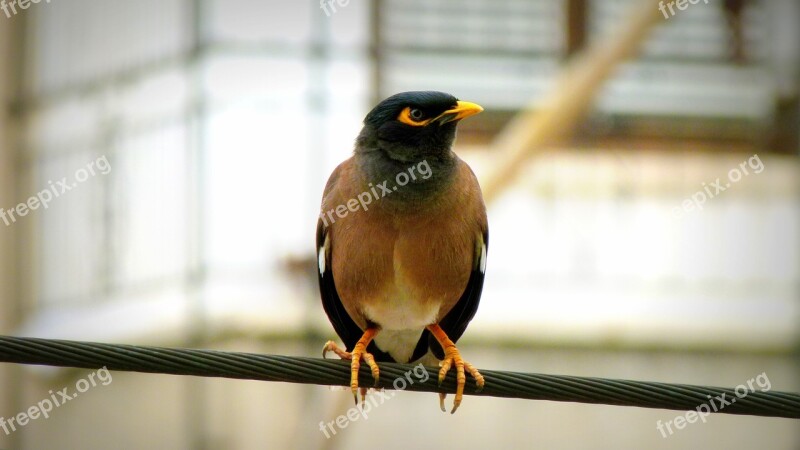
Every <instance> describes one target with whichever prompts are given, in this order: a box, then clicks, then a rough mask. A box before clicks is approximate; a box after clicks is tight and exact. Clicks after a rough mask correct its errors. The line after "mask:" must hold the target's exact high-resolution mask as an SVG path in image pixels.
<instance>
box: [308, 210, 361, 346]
mask: <svg viewBox="0 0 800 450" xmlns="http://www.w3.org/2000/svg"><path fill="white" fill-rule="evenodd" d="M331 255H332V252H331V238H330V233H329V230H328V227H326V226H325V224H323V223H322V219H317V263H318V272H317V275H318V278H319V291H320V294H321V296H322V307H323V308H324V309H325V314H327V315H328V319H329V320H330V321H331V324H332V325H333V329H334V330H335V331H336V334H338V335H339V337H340V338H342V341H344V345H345V347H347V350H348V351H350V350H352V349H353V347H354V346H355V345H356V342H358V340H359V339H360V338H361V335H363V334H364V331H363V330H361V328H359V327H358V325H356V323H355V322H354V321H353V319H351V318H350V315H349V314H347V311H346V310H345V309H344V305H342V300H341V299H340V298H339V293H338V292H337V291H336V284H335V283H334V281H333V270H332V268H333V264H331Z"/></svg>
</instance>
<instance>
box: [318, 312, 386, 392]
mask: <svg viewBox="0 0 800 450" xmlns="http://www.w3.org/2000/svg"><path fill="white" fill-rule="evenodd" d="M377 334H378V329H377V328H373V327H370V328H367V330H366V331H364V335H363V336H361V339H359V340H358V342H356V345H355V346H354V347H353V351H352V352H347V351H345V350H342V349H341V348H339V346H338V345H336V343H335V342H333V341H328V342H327V343H326V344H325V347H323V349H322V357H323V358H324V357H325V355H326V354H327V353H328V352H334V353H336V354H337V355H339V357H340V358H342V359H349V360H350V389H352V390H353V399H355V401H356V404H358V369H359V368H360V367H361V360H362V359H363V360H364V361H365V362H366V363H367V365H368V366H369V369H370V371H372V378H374V379H375V386H377V385H378V376H379V375H380V371H379V370H378V364H376V363H375V357H374V356H372V353H368V352H367V346H368V345H369V343H370V342H372V339H374V338H375V335H377ZM364 393H365V391H362V403H363V400H364V395H363V394H364Z"/></svg>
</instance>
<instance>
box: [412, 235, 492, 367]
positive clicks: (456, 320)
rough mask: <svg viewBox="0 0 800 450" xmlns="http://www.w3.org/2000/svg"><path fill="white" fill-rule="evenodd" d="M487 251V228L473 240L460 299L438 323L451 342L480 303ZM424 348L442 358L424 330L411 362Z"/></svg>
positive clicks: (434, 341) (456, 338) (436, 346)
mask: <svg viewBox="0 0 800 450" xmlns="http://www.w3.org/2000/svg"><path fill="white" fill-rule="evenodd" d="M488 250H489V229H488V227H487V228H483V230H481V234H480V235H479V236H478V237H477V238H476V239H475V258H474V260H473V263H472V272H471V273H470V276H469V281H468V282H467V287H466V289H464V293H463V294H461V298H459V300H458V302H457V303H456V305H455V306H454V307H453V309H451V310H450V312H448V313H447V315H446V316H444V318H443V319H442V320H440V321H439V326H440V327H442V329H443V330H444V332H445V333H446V334H447V336H448V337H449V338H450V340H451V341H453V342H456V341H458V338H460V337H461V335H462V334H464V331H465V330H466V329H467V325H468V324H469V322H470V321H471V320H472V318H473V317H474V316H475V312H476V311H478V304H479V303H480V301H481V292H482V291H483V279H484V276H485V274H486V253H487V251H488ZM426 338H427V339H426ZM426 341H427V343H428V345H427V346H425V345H424V343H425V342H426ZM426 347H430V349H431V351H432V352H433V355H434V356H436V358H438V359H440V360H441V359H442V358H444V350H443V349H442V346H441V345H440V344H439V342H438V341H437V340H436V338H434V337H433V335H432V334H430V332H428V330H425V331H424V333H423V335H422V336H421V338H420V342H419V344H418V345H417V348H416V349H415V350H414V355H413V356H412V357H411V360H412V361H413V360H416V359H418V358H421V357H422V356H424V355H425V353H427V350H428V349H427V348H426Z"/></svg>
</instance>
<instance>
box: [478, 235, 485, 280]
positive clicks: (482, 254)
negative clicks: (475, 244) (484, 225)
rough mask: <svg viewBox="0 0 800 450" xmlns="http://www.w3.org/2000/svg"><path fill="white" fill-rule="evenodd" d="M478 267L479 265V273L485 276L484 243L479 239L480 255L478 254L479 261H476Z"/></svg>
mask: <svg viewBox="0 0 800 450" xmlns="http://www.w3.org/2000/svg"><path fill="white" fill-rule="evenodd" d="M478 265H479V267H480V269H481V273H482V274H485V273H486V243H485V242H483V239H481V254H480V256H479V259H478Z"/></svg>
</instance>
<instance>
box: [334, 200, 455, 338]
mask: <svg viewBox="0 0 800 450" xmlns="http://www.w3.org/2000/svg"><path fill="white" fill-rule="evenodd" d="M365 215H366V214H365ZM414 219H415V218H414V217H408V219H407V220H406V221H404V223H399V224H397V226H396V227H393V228H391V229H387V228H386V227H385V226H384V227H383V228H380V227H373V226H370V224H369V223H363V224H361V225H360V226H358V227H354V228H353V229H358V230H359V232H360V233H365V234H368V235H371V236H370V239H366V240H365V241H366V242H369V243H370V246H369V247H365V246H362V245H359V246H357V247H356V246H347V247H346V248H344V249H343V250H342V255H341V256H343V258H336V257H335V258H334V261H337V260H338V261H349V263H344V264H341V265H340V266H341V267H340V271H341V273H342V275H343V276H341V277H337V287H338V288H339V289H340V294H341V296H342V297H343V298H344V297H345V296H349V297H350V298H351V299H353V300H355V302H353V304H355V305H359V306H358V307H359V309H360V311H353V312H356V313H357V314H356V315H357V316H358V315H360V316H362V317H363V319H365V320H368V321H371V322H374V323H376V324H378V325H379V326H380V327H381V328H383V329H386V330H412V329H421V328H424V327H425V326H426V325H429V324H431V323H434V322H436V321H438V320H439V319H441V317H440V312H441V311H445V312H446V311H447V310H449V308H450V307H451V306H452V305H453V304H454V303H455V302H456V301H457V300H458V298H459V297H460V295H461V293H462V292H463V291H464V288H465V287H466V284H467V281H468V278H469V272H470V264H471V259H470V257H471V253H470V252H465V251H464V249H465V248H469V247H470V245H471V244H470V243H469V241H470V239H469V237H468V236H466V235H463V233H462V232H461V231H460V230H458V229H454V228H452V227H449V228H448V227H445V226H443V225H441V224H436V223H431V222H430V220H427V221H425V222H422V219H419V220H416V221H415V220H414ZM381 223H383V224H386V222H385V221H381ZM365 234H362V235H360V236H355V235H353V236H350V237H348V239H352V240H353V242H357V240H359V239H361V240H362V242H363V241H364V237H365ZM334 250H335V249H334ZM465 253H467V254H466V255H465ZM334 273H336V272H334ZM339 278H341V279H342V280H343V282H346V283H347V285H345V286H340V283H339ZM345 280H348V281H345ZM347 303H349V302H347ZM359 313H360V314H359Z"/></svg>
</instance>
